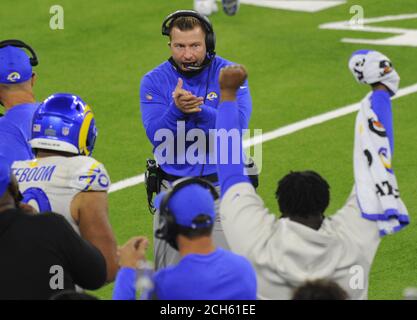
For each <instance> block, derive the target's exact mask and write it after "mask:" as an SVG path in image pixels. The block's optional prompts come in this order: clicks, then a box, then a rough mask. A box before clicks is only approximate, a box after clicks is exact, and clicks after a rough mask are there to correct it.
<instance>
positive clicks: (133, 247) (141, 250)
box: [117, 237, 149, 269]
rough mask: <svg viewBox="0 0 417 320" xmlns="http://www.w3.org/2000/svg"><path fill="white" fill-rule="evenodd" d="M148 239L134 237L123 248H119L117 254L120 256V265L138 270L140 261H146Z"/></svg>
mask: <svg viewBox="0 0 417 320" xmlns="http://www.w3.org/2000/svg"><path fill="white" fill-rule="evenodd" d="M148 243H149V241H148V239H147V238H146V237H133V238H131V239H130V240H129V241H127V242H126V243H125V244H124V245H123V246H122V247H119V249H118V250H117V254H118V256H119V265H120V266H121V267H129V268H134V269H136V268H137V266H138V263H139V262H140V261H143V260H145V253H146V249H147V248H148Z"/></svg>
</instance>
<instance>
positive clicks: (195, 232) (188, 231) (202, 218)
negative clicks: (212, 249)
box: [176, 214, 214, 239]
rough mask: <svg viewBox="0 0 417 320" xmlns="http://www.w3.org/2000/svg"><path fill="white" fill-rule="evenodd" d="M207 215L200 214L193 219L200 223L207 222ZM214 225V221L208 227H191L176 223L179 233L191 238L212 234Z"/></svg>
mask: <svg viewBox="0 0 417 320" xmlns="http://www.w3.org/2000/svg"><path fill="white" fill-rule="evenodd" d="M207 218H210V217H208V216H207V215H202V214H201V215H199V216H197V217H196V218H195V219H193V222H194V223H196V224H197V225H198V224H200V225H201V224H205V223H206V222H207ZM213 225H214V223H211V224H210V225H208V226H207V227H200V228H195V229H193V228H190V227H184V226H180V225H176V227H177V233H178V234H180V235H183V236H184V237H187V238H189V239H195V238H199V237H204V236H210V235H211V232H212V231H213Z"/></svg>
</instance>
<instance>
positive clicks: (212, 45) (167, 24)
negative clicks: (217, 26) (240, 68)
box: [162, 10, 216, 71]
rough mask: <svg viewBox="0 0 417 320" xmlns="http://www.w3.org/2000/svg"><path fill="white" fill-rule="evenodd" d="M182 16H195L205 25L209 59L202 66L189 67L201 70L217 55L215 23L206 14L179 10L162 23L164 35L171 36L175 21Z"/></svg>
mask: <svg viewBox="0 0 417 320" xmlns="http://www.w3.org/2000/svg"><path fill="white" fill-rule="evenodd" d="M180 17H194V18H196V19H198V21H200V22H201V24H202V25H203V28H204V32H205V34H206V39H205V42H206V50H207V59H206V60H207V61H206V62H205V63H204V62H203V64H202V65H201V66H189V67H188V68H189V69H190V70H192V71H198V70H201V69H203V68H204V67H205V66H207V65H208V64H210V62H211V61H212V60H213V59H214V57H215V56H216V51H215V49H216V34H215V33H214V30H213V25H212V24H211V22H210V20H209V19H208V18H207V17H206V16H203V15H201V14H199V13H198V12H196V11H193V10H178V11H175V12H173V13H171V14H170V15H168V16H167V17H166V18H165V20H164V22H163V23H162V35H164V36H169V33H170V31H171V28H172V24H173V22H174V21H175V20H176V19H178V18H180ZM171 63H172V61H171Z"/></svg>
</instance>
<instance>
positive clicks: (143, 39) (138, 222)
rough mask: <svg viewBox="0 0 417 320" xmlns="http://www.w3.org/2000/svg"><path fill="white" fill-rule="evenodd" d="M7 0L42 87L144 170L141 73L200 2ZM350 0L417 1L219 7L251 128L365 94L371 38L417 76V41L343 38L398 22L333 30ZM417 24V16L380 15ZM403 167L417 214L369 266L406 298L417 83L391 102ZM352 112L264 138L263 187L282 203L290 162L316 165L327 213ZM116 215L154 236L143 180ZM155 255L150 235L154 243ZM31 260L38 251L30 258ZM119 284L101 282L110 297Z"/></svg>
mask: <svg viewBox="0 0 417 320" xmlns="http://www.w3.org/2000/svg"><path fill="white" fill-rule="evenodd" d="M57 2H58V1H55V0H36V1H34V0H33V1H26V0H2V3H1V10H0V39H10V38H17V39H22V40H24V41H26V42H28V43H29V44H30V45H32V46H33V47H34V48H35V50H36V51H37V54H38V56H39V60H40V64H39V66H38V67H36V68H35V71H36V73H37V75H38V81H37V84H36V87H35V93H36V98H37V99H38V100H43V99H44V98H46V97H47V96H48V95H49V94H52V93H56V92H71V93H75V94H78V95H80V96H81V97H82V98H83V99H84V100H85V101H87V102H88V103H89V104H90V105H91V106H92V108H93V110H94V112H95V115H96V121H97V125H98V128H99V137H98V141H97V144H96V147H95V151H94V157H95V158H96V159H97V160H99V161H101V162H103V163H104V164H105V166H106V168H107V170H108V171H109V173H110V176H111V179H112V181H113V182H118V181H121V180H123V179H126V178H130V177H133V176H137V175H139V174H141V173H143V172H144V169H145V159H146V158H147V157H150V156H151V155H152V148H151V144H150V143H149V142H148V139H147V137H146V135H145V132H144V129H143V126H142V123H141V117H140V110H139V98H138V91H139V83H140V79H141V78H142V76H143V75H144V74H145V73H146V72H148V71H149V70H151V69H152V68H154V67H155V66H157V65H159V64H160V63H162V62H163V61H164V60H165V59H167V58H168V57H169V50H168V46H167V38H164V37H162V36H161V30H160V28H161V22H162V20H163V18H164V17H165V16H166V15H167V14H169V13H170V12H172V11H175V10H177V9H191V8H192V1H191V0H175V1H173V0H171V1H167V0H154V1H149V0H123V1H116V0H113V1H110V0H90V1H83V0H71V1H70V0H66V1H64V0H60V1H59V3H57ZM55 4H59V5H61V6H62V7H63V9H64V29H63V30H51V28H50V18H51V17H52V14H50V13H49V10H50V7H51V6H52V5H55ZM353 4H359V5H361V6H362V7H363V8H364V14H365V18H368V17H381V16H388V15H399V14H409V13H415V12H417V5H416V1H415V0H398V1H388V0H355V1H347V3H346V4H344V5H340V6H336V7H334V8H330V9H327V10H323V11H320V12H317V13H307V12H296V11H285V10H273V9H269V8H261V7H256V6H249V5H241V8H240V11H239V13H238V14H237V15H236V16H233V17H229V16H226V15H225V14H224V13H223V12H221V11H220V12H218V13H217V14H215V15H213V16H212V17H211V20H212V22H213V24H214V29H215V31H216V34H217V50H216V51H217V53H218V54H219V55H220V56H223V57H225V58H227V59H229V60H232V61H235V62H238V63H242V64H244V65H245V66H246V67H247V69H248V71H249V84H250V88H251V94H252V98H253V113H252V118H251V122H250V128H252V129H255V128H256V129H262V130H263V132H264V133H266V132H269V131H271V130H274V129H277V128H279V127H282V126H285V125H288V124H292V123H294V122H297V121H300V120H303V119H306V118H309V117H312V116H315V115H319V114H321V113H324V112H327V111H331V110H334V109H338V108H340V107H343V106H346V105H349V104H352V103H356V102H358V101H360V100H361V99H362V98H363V97H364V95H365V94H366V93H367V92H368V90H369V88H368V87H366V86H363V85H359V84H357V83H356V82H355V81H354V79H353V77H352V75H351V74H350V71H349V70H348V68H347V62H348V59H349V57H350V54H351V53H352V52H353V51H354V50H357V49H362V48H370V49H375V50H378V51H382V52H383V53H385V54H386V55H388V57H390V58H391V59H392V60H393V62H394V65H395V67H396V69H397V71H398V72H399V74H400V76H401V78H402V81H401V87H407V86H410V85H413V84H415V83H417V63H415V62H416V58H417V47H411V46H388V45H384V46H377V45H366V44H352V43H343V42H341V41H340V39H342V38H369V39H383V38H388V37H391V36H393V34H390V33H371V32H358V31H351V30H325V29H319V28H318V26H319V25H321V24H324V23H328V22H335V21H344V20H350V19H351V17H352V16H353V15H352V14H350V13H349V9H350V7H351V6H352V5H353ZM372 25H373V26H389V27H393V28H408V29H416V30H417V19H408V20H401V21H388V22H381V23H374V24H372ZM393 105H394V111H393V112H394V127H395V155H394V164H393V166H394V169H395V171H396V175H397V179H398V183H399V186H400V190H401V192H402V198H403V200H404V202H405V204H406V206H407V208H408V211H409V213H410V216H411V220H412V223H411V224H410V225H409V226H408V227H407V228H405V229H404V230H402V231H401V232H399V233H398V234H395V235H392V236H387V237H385V238H384V239H383V241H382V243H381V245H380V248H379V251H378V253H377V255H376V258H375V261H374V265H373V268H372V272H371V279H370V289H369V298H370V299H401V298H402V292H403V289H404V288H406V287H409V286H417V273H416V270H417V254H416V252H417V251H416V244H417V228H416V226H415V220H416V219H417V215H416V211H417V197H416V191H417V188H416V187H417V174H416V172H417V170H416V169H417V166H416V160H417V148H416V137H417V126H416V123H414V121H416V122H417V110H416V107H417V93H414V94H409V95H406V96H404V97H401V98H399V99H397V100H395V101H394V102H393ZM354 121H355V114H349V115H346V116H343V117H340V118H337V119H334V120H330V121H327V122H325V123H322V124H319V125H316V126H312V127H308V128H305V129H303V130H300V131H298V132H295V133H293V134H290V135H286V136H283V137H280V138H277V139H274V140H271V141H268V142H265V143H264V144H263V161H262V174H261V176H260V181H261V185H260V188H259V193H260V194H261V196H262V197H263V199H264V200H265V202H266V204H267V206H268V207H269V208H270V209H271V210H272V211H273V212H277V211H278V209H277V204H276V200H275V198H274V191H275V188H276V184H277V181H278V179H279V178H280V177H282V176H283V175H284V174H286V173H287V172H288V171H289V170H305V169H312V170H315V171H317V172H319V173H321V174H322V175H323V176H324V177H325V178H326V179H327V180H328V182H329V184H330V185H331V204H330V207H329V208H328V210H327V214H329V215H330V214H332V213H334V212H335V211H336V210H337V209H338V208H339V207H341V206H342V205H343V204H344V201H345V199H346V198H347V196H348V194H349V192H350V190H351V188H352V184H353V166H352V151H353V126H354ZM109 201H110V220H111V224H112V226H113V229H114V232H115V235H116V237H117V240H118V242H119V244H122V243H123V242H125V241H126V240H127V239H129V238H130V237H132V236H134V235H146V236H148V237H149V238H150V239H152V216H151V215H150V213H149V212H148V209H147V201H146V195H145V188H144V185H143V183H142V184H139V185H135V186H132V187H129V188H125V189H123V190H120V191H117V192H113V193H111V194H110V196H109ZM148 257H149V259H152V246H150V248H149V251H148ZM28 263H29V265H30V262H28ZM112 289H113V285H112V284H110V285H108V286H106V287H104V288H103V289H101V290H98V291H96V292H94V293H93V294H96V295H97V296H99V297H100V298H103V299H110V298H111V292H112Z"/></svg>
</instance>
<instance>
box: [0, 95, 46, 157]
mask: <svg viewBox="0 0 417 320" xmlns="http://www.w3.org/2000/svg"><path fill="white" fill-rule="evenodd" d="M38 106H39V104H38V103H25V104H20V105H17V106H14V107H13V108H11V109H10V110H8V111H7V112H6V114H5V115H4V117H1V118H0V154H2V155H3V156H5V157H6V158H7V159H8V161H9V162H10V164H11V163H13V162H14V161H18V160H29V159H33V153H32V148H31V147H30V145H29V143H28V141H29V140H30V139H31V137H32V119H33V114H34V112H35V111H36V109H37V107H38Z"/></svg>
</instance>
